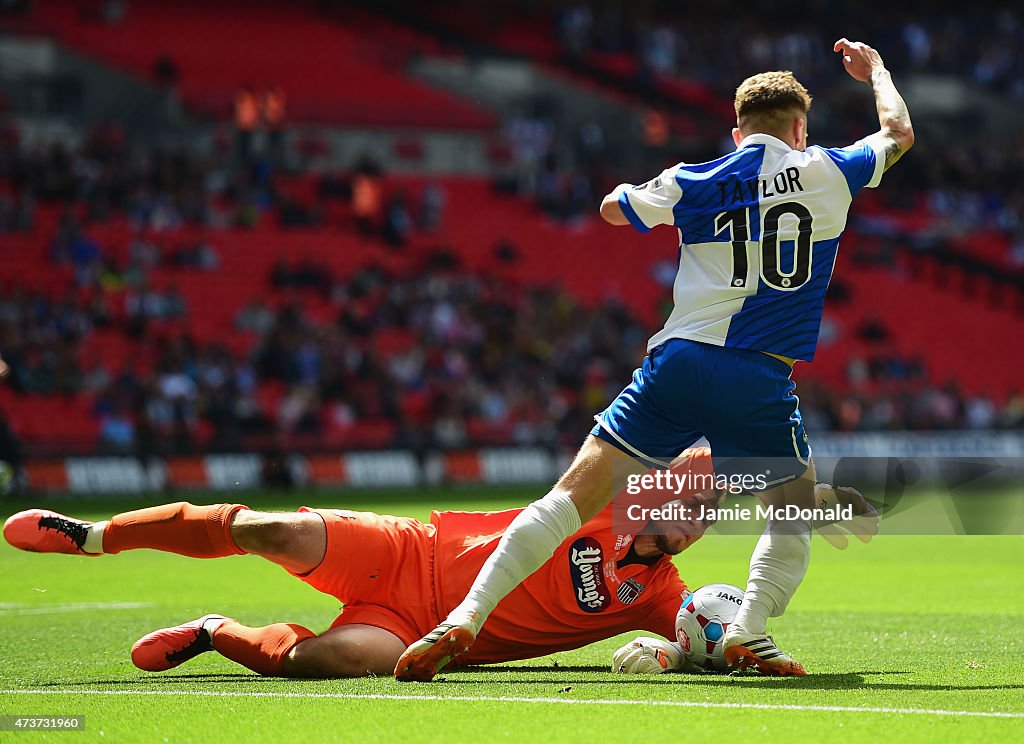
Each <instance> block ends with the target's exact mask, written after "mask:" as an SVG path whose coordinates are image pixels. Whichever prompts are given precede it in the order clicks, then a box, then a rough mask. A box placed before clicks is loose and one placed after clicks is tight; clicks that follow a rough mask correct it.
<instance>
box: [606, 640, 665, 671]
mask: <svg viewBox="0 0 1024 744" xmlns="http://www.w3.org/2000/svg"><path fill="white" fill-rule="evenodd" d="M682 667H683V651H682V649H681V648H679V646H677V645H676V644H674V643H671V642H669V641H666V640H664V639H662V638H650V637H648V636H640V637H639V638H634V639H633V640H632V641H630V642H629V643H627V644H626V645H625V646H623V647H622V648H620V649H619V650H618V651H616V652H615V653H614V654H612V671H613V672H615V673H616V674H661V673H662V672H673V671H677V670H679V669H682Z"/></svg>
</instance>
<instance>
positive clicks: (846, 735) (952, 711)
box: [0, 490, 1024, 743]
mask: <svg viewBox="0 0 1024 744" xmlns="http://www.w3.org/2000/svg"><path fill="white" fill-rule="evenodd" d="M533 495H535V494H534V493H533V492H532V491H527V490H518V491H513V490H503V491H500V492H499V494H498V495H497V496H494V495H491V496H489V497H485V494H484V492H483V491H458V492H452V491H448V492H445V491H433V492H425V493H422V494H414V493H406V494H373V493H365V492H364V493H355V494H353V493H349V494H338V493H319V494H310V495H307V496H306V497H305V500H306V501H309V502H310V503H312V504H315V505H323V506H345V507H348V508H357V509H359V508H366V509H374V510H376V511H381V512H386V513H393V514H407V515H411V516H415V517H420V518H425V517H426V516H427V515H428V513H429V509H430V507H435V508H445V507H451V508H460V509H472V508H478V509H495V508H504V507H506V506H511V505H521V504H523V503H525V502H526V501H528V500H529V499H530V498H531V496H533ZM224 498H225V496H224V495H221V496H219V497H218V496H216V495H210V496H208V497H206V498H204V497H202V496H198V495H196V496H193V497H192V500H193V501H196V502H200V503H202V502H209V501H217V500H223V499H224ZM240 499H241V500H245V501H246V502H247V503H250V504H251V505H253V506H259V507H261V508H279V509H283V510H290V509H294V508H295V507H296V506H297V505H298V504H299V503H300V502H301V499H299V497H298V496H296V495H294V494H262V495H260V496H258V497H248V498H247V497H240ZM53 506H54V508H57V509H58V510H65V511H67V512H68V513H70V514H73V515H75V516H81V517H86V518H93V519H98V518H102V517H106V516H108V515H109V514H110V513H112V512H113V511H118V510H123V509H125V508H131V507H134V506H135V504H125V503H124V502H117V503H110V502H97V501H92V502H89V501H78V502H56V503H54V504H53ZM20 508H23V505H21V504H19V505H12V504H8V505H0V511H2V512H3V514H2V516H3V517H4V518H5V517H6V516H7V514H9V513H11V512H13V511H16V510H17V509H20ZM755 539H756V538H755V537H753V536H750V535H747V536H722V535H717V536H716V535H711V536H708V537H707V538H706V539H704V540H702V541H701V542H699V543H698V544H697V545H696V546H694V547H693V548H692V549H691V550H689V551H687V552H685V553H684V554H683V555H681V556H679V557H678V558H677V561H678V563H679V566H680V569H681V571H682V573H683V577H684V578H685V579H686V581H687V582H688V583H689V584H690V585H691V586H692V587H697V586H700V585H701V584H705V583H710V582H716V581H727V582H730V583H734V584H739V585H741V586H742V585H743V583H744V580H745V577H746V567H747V560H748V558H749V555H750V550H751V548H752V546H753V543H754V541H755ZM1022 566H1024V537H1021V536H993V537H980V536H976V537H963V536H959V537H956V536H944V537H936V536H931V537H929V536H902V537H901V536H882V537H879V538H878V539H876V540H875V541H874V542H873V543H871V544H870V545H866V546H865V545H861V544H859V543H855V544H853V545H851V546H850V548H849V549H847V550H846V551H838V550H835V549H834V548H832V547H831V546H829V545H828V544H826V543H825V542H824V541H823V540H822V539H820V538H817V537H816V538H815V539H814V546H813V556H812V560H811V569H810V572H809V574H808V576H807V579H806V580H805V582H804V584H803V586H802V587H801V589H800V591H799V593H798V594H797V596H796V598H795V599H794V601H793V604H792V606H791V608H790V610H789V611H788V612H787V613H786V615H785V617H783V618H779V619H777V620H775V621H774V623H773V625H772V627H771V630H772V632H773V634H774V635H775V636H776V638H777V639H778V640H779V642H780V644H781V645H782V647H783V648H785V649H786V650H788V651H791V652H792V653H793V654H795V655H796V656H797V658H799V659H801V660H802V661H803V662H804V663H805V664H806V665H807V667H808V669H809V670H810V672H811V676H809V677H806V678H803V679H770V678H762V677H758V676H742V677H728V676H710V675H708V676H703V675H702V676H687V675H676V674H673V675H661V676H654V677H646V678H629V677H622V676H616V675H612V674H610V673H609V672H608V671H607V667H608V665H609V663H610V657H611V653H612V651H613V650H614V649H615V648H617V647H618V646H619V645H620V644H621V643H623V642H624V641H625V640H626V639H628V638H629V637H630V636H622V637H619V638H614V639H609V640H607V641H605V642H603V643H599V644H596V645H594V646H590V647H587V648H584V649H581V650H578V651H573V652H569V653H563V654H558V655H556V656H553V657H547V658H544V659H537V660H534V661H530V662H517V663H513V664H509V665H506V666H496V667H487V668H478V669H470V670H465V671H459V672H448V673H443V675H442V681H439V682H436V683H434V684H400V683H397V682H395V681H394V680H392V679H386V678H375V679H357V680H317V681H293V680H279V679H265V678H260V677H258V676H256V675H254V674H251V673H249V672H248V671H247V670H245V669H243V668H241V667H238V666H236V665H234V664H232V663H231V662H229V661H227V660H225V659H222V658H220V657H218V656H216V655H214V654H206V655H204V656H201V657H199V658H197V659H195V660H193V661H191V662H189V663H187V664H185V665H183V666H181V667H179V668H177V669H175V670H172V671H171V672H168V673H165V674H146V673H143V672H140V671H138V670H137V669H135V667H133V666H132V664H131V662H130V660H129V657H128V649H129V648H130V646H131V644H132V643H133V642H134V641H135V640H136V639H137V638H138V637H139V636H141V635H143V634H144V633H146V632H148V631H150V630H152V629H154V628H158V627H162V626H165V625H168V624H172V623H175V622H179V621H183V620H189V619H192V618H194V617H197V616H199V615H202V614H204V613H207V612H220V613H224V614H227V615H231V616H233V617H236V618H237V619H239V620H240V621H242V622H245V623H247V624H251V625H260V624H266V623H271V622H279V621H292V622H298V623H302V624H304V625H306V626H308V627H310V628H313V629H314V630H322V629H323V628H325V627H326V626H327V625H328V624H329V623H330V621H331V620H332V619H333V618H334V617H335V615H336V613H337V611H338V604H337V602H336V601H335V600H333V599H332V598H330V597H326V596H323V595H320V594H318V593H317V592H315V591H314V590H312V589H310V588H308V587H306V586H305V585H303V584H301V583H299V582H298V581H296V580H294V579H292V578H291V577H289V576H288V575H287V574H285V573H284V572H283V571H282V570H281V569H279V568H277V567H275V566H273V565H270V564H268V563H265V562H263V561H261V560H260V559H258V558H254V557H236V558H228V559H221V560H216V561H195V560H189V559H185V558H179V557H177V556H172V555H164V554H160V553H156V552H153V551H139V552H135V553H125V554H122V555H118V556H107V557H103V558H98V559H79V558H73V557H68V556H47V555H32V554H27V553H22V552H19V551H16V550H14V549H13V548H10V547H9V546H7V545H6V544H5V543H4V544H2V545H0V690H2V692H0V715H22V714H24V715H29V714H32V715H37V714H53V715H56V714H60V715H77V714H84V715H85V716H86V731H85V733H84V734H78V735H75V736H73V737H72V738H74V739H75V740H89V741H101V740H102V741H107V742H127V741H170V742H193V741H194V742H210V741H218V742H222V741H246V742H250V741H268V742H269V741H275V742H276V741H285V740H304V741H367V740H368V741H402V742H403V743H405V742H409V743H411V742H419V741H424V742H438V741H467V740H471V739H473V740H479V741H531V740H532V741H543V742H555V741H572V742H582V741H594V742H631V741H641V740H666V737H667V738H668V739H673V738H679V737H681V736H683V735H690V736H693V735H696V736H699V737H703V738H707V739H709V740H712V741H714V740H728V739H730V738H732V737H736V736H742V735H762V734H767V735H769V736H773V737H786V738H792V739H793V740H801V739H805V738H806V739H810V740H814V741H818V740H824V739H826V738H828V739H830V740H831V739H834V738H838V739H841V740H848V739H853V740H879V739H882V738H883V737H885V738H887V739H889V740H892V741H905V740H922V741H924V740H938V739H940V738H952V739H953V740H955V741H973V740H978V741H980V740H989V741H991V740H998V739H1002V740H1006V741H1020V740H1021V737H1022V735H1024V694H1022V691H1024V672H1022V669H1024V642H1022V640H1021V630H1022V625H1024V581H1022V578H1021V567H1022ZM934 711H945V713H942V714H937V713H934ZM972 714H973V715H972ZM978 714H983V715H978ZM68 736H70V735H69V734H64V733H34V734H20V733H0V741H23V740H24V741H28V740H29V739H31V740H33V741H36V740H49V739H57V740H61V741H63V740H64V739H62V738H61V737H68ZM25 737H28V738H25Z"/></svg>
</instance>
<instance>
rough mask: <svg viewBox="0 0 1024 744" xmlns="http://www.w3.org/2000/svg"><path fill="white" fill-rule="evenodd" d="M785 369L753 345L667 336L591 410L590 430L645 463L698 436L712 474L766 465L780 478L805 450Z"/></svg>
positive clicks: (664, 458) (664, 459)
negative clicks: (607, 401)
mask: <svg viewBox="0 0 1024 744" xmlns="http://www.w3.org/2000/svg"><path fill="white" fill-rule="evenodd" d="M791 373H792V370H791V369H790V367H789V365H788V364H786V363H785V362H782V361H780V360H778V359H775V358H773V357H770V356H768V355H767V354H762V353H761V352H759V351H749V350H746V349H731V348H725V347H722V346H712V345H711V344H705V343H700V342H698V341H690V340H687V339H669V340H668V341H666V342H665V343H663V344H661V345H660V346H658V347H656V348H655V349H654V350H652V351H651V352H650V354H649V355H648V356H647V357H645V358H644V362H643V366H642V367H641V368H640V369H638V370H636V371H635V372H634V373H633V382H632V383H631V384H630V385H629V386H628V387H626V389H625V390H623V391H622V392H621V393H619V395H618V397H617V398H616V399H615V400H614V401H612V404H611V405H610V406H608V408H606V409H605V410H604V411H603V412H602V413H600V414H599V415H598V416H595V418H596V419H597V422H598V424H597V426H595V427H594V429H593V431H591V434H593V435H594V436H596V437H599V438H601V439H603V440H604V441H606V442H608V443H609V444H612V445H614V446H615V447H618V448H619V449H620V450H622V451H623V452H625V453H627V454H629V455H632V456H633V457H635V458H637V459H638V460H640V461H641V462H644V463H645V464H647V465H649V466H652V467H668V465H669V463H671V461H672V460H673V459H674V458H675V457H677V456H678V455H679V454H680V453H681V452H682V451H683V450H685V449H686V448H687V447H690V446H692V445H693V444H694V443H695V442H696V441H697V440H698V439H700V438H701V437H702V436H703V437H706V438H707V440H708V443H709V444H710V445H711V455H712V457H713V458H714V464H715V471H716V473H723V472H725V473H744V472H751V471H752V470H758V469H760V470H771V471H772V473H771V474H770V475H771V477H770V478H769V479H768V483H769V485H777V484H779V483H784V482H786V481H788V480H792V479H794V478H798V477H799V476H801V475H802V474H803V473H804V471H805V470H806V469H807V465H808V463H809V462H810V456H811V450H810V447H809V446H808V445H807V435H806V434H805V432H804V425H803V420H802V419H801V417H800V410H799V408H798V405H799V402H800V401H799V400H798V399H797V397H796V395H794V394H793V391H794V389H795V388H796V383H795V382H793V381H792V380H791V379H790V374H791ZM758 462H761V463H762V464H761V465H758Z"/></svg>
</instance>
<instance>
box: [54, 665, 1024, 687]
mask: <svg viewBox="0 0 1024 744" xmlns="http://www.w3.org/2000/svg"><path fill="white" fill-rule="evenodd" d="M578 672H583V673H600V674H601V677H600V678H599V679H580V678H578V677H565V676H562V675H564V674H565V673H570V674H572V673H578ZM910 673H911V672H908V671H860V672H846V673H843V674H811V675H808V676H807V677H766V676H764V675H761V674H757V673H748V674H743V675H738V676H729V675H716V674H666V675H650V676H647V675H614V676H613V675H612V674H611V673H610V672H609V671H608V669H607V668H606V667H604V666H558V667H535V666H534V667H531V666H502V667H467V668H465V669H459V670H457V671H452V672H442V674H441V676H440V677H438V679H437V682H435V683H434V684H426V683H418V684H417V683H411V684H408V685H403V688H405V687H407V688H408V689H409V690H427V689H431V688H433V689H436V690H437V691H441V690H443V689H444V688H445V686H446V685H445V684H444V683H446V682H447V683H450V684H457V685H493V684H495V683H497V682H502V683H511V684H516V685H546V686H547V685H567V686H582V685H637V684H644V685H651V686H671V685H678V686H680V687H687V686H689V685H714V686H723V687H724V686H730V685H743V686H745V687H747V686H750V685H757V686H758V687H764V686H768V685H770V686H771V689H773V690H887V691H894V692H904V691H910V690H918V691H928V692H941V691H949V692H957V691H964V690H978V691H982V690H989V691H994V690H1024V684H993V685H941V684H922V683H899V682H868V681H865V679H864V676H865V675H872V676H877V675H885V676H887V677H893V676H897V675H904V674H910ZM478 675H480V676H483V675H486V678H475V677H478ZM323 681H324V679H323V678H320V679H295V678H284V677H261V676H259V675H257V674H252V673H250V674H245V673H239V674H224V673H212V674H160V675H156V674H154V675H152V676H145V677H137V678H134V679H132V678H121V679H93V680H79V681H63V682H41V683H39V684H38V685H36V687H37V688H39V689H45V688H48V687H52V688H65V689H67V688H75V687H81V688H87V687H97V686H109V687H132V686H137V687H139V688H146V687H153V688H158V687H160V686H163V685H180V684H201V685H203V686H206V687H208V688H210V689H217V688H220V687H222V686H229V685H238V684H239V683H244V684H245V685H247V686H249V685H252V686H256V687H263V686H274V685H280V684H281V683H282V682H287V683H288V684H289V685H302V684H303V683H306V684H310V685H312V684H318V683H322V682H323ZM332 681H335V682H337V683H338V684H344V682H345V681H347V680H345V679H342V678H338V679H335V680H332Z"/></svg>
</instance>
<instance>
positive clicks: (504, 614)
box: [430, 506, 686, 664]
mask: <svg viewBox="0 0 1024 744" xmlns="http://www.w3.org/2000/svg"><path fill="white" fill-rule="evenodd" d="M520 511H522V510H521V509H511V510H508V511H500V512H433V514H432V515H431V519H430V521H431V524H433V525H434V526H435V527H436V529H437V532H436V534H435V537H434V543H435V550H434V561H435V565H434V583H435V586H434V588H435V596H436V598H437V603H438V610H439V614H440V616H441V617H444V616H445V615H446V614H447V613H448V612H449V611H450V610H451V609H453V608H454V607H455V606H456V605H458V604H459V602H461V601H462V600H463V598H464V597H465V596H466V593H467V592H468V591H469V588H470V586H471V585H472V583H473V580H474V579H475V578H476V575H477V572H479V570H480V568H481V567H482V566H483V564H484V561H485V560H486V559H487V557H488V556H489V555H490V554H491V553H492V552H494V549H495V548H496V547H497V545H498V541H499V540H500V539H501V535H502V533H503V532H504V531H505V529H506V528H507V527H508V525H509V523H511V522H512V520H513V519H514V518H515V517H516V515H517V514H519V512H520ZM632 544H633V535H628V534H626V535H623V534H617V532H616V530H614V529H613V528H612V507H611V506H609V507H607V508H606V509H605V510H604V511H603V512H601V514H599V515H598V516H597V517H596V518H595V519H593V520H591V521H590V522H587V524H585V525H584V526H583V528H582V529H580V530H579V531H578V532H577V533H576V534H574V535H573V536H572V537H570V538H569V539H568V540H566V541H565V542H564V543H562V545H561V546H560V547H559V548H558V550H556V551H555V554H554V556H552V558H551V560H549V561H548V562H547V563H545V564H544V565H543V566H541V568H540V569H539V570H538V571H537V572H536V573H534V574H533V575H532V576H530V577H529V578H527V579H526V580H525V581H524V582H523V583H522V584H520V585H519V586H518V587H516V588H515V589H514V590H513V591H512V593H511V594H509V595H508V596H507V597H505V599H503V600H502V601H501V602H500V603H499V604H498V606H497V608H495V610H494V612H493V613H492V614H491V615H490V617H489V618H488V619H487V622H486V623H485V624H484V627H483V630H482V631H481V633H480V636H479V637H478V638H477V640H476V643H475V644H474V645H473V647H472V649H471V650H470V652H469V653H468V654H466V655H465V656H463V657H460V658H459V659H458V660H457V661H458V663H461V664H486V663H492V662H498V661H510V660H514V659H525V658H530V657H535V656H543V655H546V654H549V653H554V652H556V651H567V650H569V649H573V648H579V647H580V646H585V645H587V644H589V643H593V642H594V641H598V640H602V639H604V638H608V637H609V636H612V635H617V634H619V633H625V632H629V631H634V630H647V631H650V632H653V633H657V634H658V635H660V636H664V637H666V638H675V616H676V612H677V611H678V610H679V604H680V599H681V597H682V594H683V593H684V592H685V590H686V585H685V584H684V583H683V580H682V578H680V576H679V571H678V570H677V569H676V567H675V565H673V563H672V559H671V557H670V556H668V555H662V556H660V557H658V558H656V559H654V560H653V561H648V562H642V561H640V559H638V558H637V556H636V554H635V553H634V552H633V551H631V546H632Z"/></svg>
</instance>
